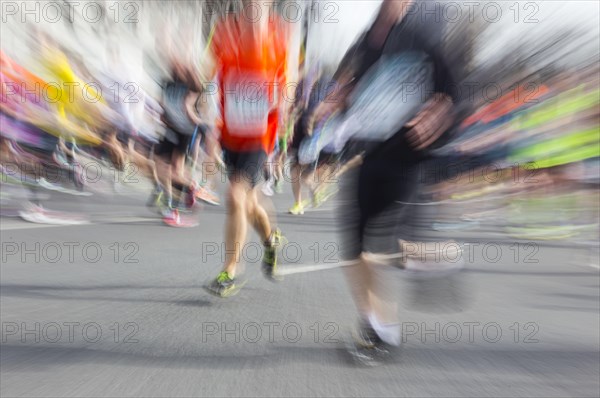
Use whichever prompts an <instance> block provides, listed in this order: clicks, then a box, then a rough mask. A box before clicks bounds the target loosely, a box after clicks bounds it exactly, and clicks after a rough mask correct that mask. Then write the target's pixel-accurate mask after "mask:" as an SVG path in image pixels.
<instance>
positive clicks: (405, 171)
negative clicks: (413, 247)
mask: <svg viewBox="0 0 600 398" xmlns="http://www.w3.org/2000/svg"><path fill="white" fill-rule="evenodd" d="M405 132H406V131H405V130H402V131H400V132H398V133H397V134H396V135H394V136H393V137H392V138H390V139H389V140H388V141H385V142H383V143H378V144H375V145H373V143H367V144H365V145H361V144H360V143H358V145H357V146H358V147H361V146H362V147H364V148H365V149H366V150H367V154H366V155H365V157H364V160H363V163H362V165H361V166H360V167H358V168H355V169H353V170H351V171H349V172H348V173H347V174H346V175H345V176H344V178H343V183H342V185H341V188H342V189H341V193H342V195H343V196H342V197H343V202H342V203H343V204H342V205H341V206H340V207H339V213H338V217H339V219H340V225H341V227H342V231H341V232H342V236H341V244H342V247H341V249H342V251H341V254H342V257H343V258H344V259H348V260H352V259H356V258H358V256H359V255H360V254H361V253H362V252H365V251H369V252H377V253H393V252H396V251H397V250H398V244H397V239H398V237H400V236H402V237H404V238H405V239H406V238H409V237H410V234H411V233H412V230H411V228H410V226H409V220H410V219H411V218H412V213H414V212H415V206H412V205H407V204H405V203H414V202H415V201H416V200H417V193H418V188H419V170H420V163H421V162H420V158H419V156H418V155H417V154H416V153H415V152H413V151H412V150H411V149H410V147H409V145H408V143H407V142H406V141H405V137H404V135H405ZM399 202H404V203H399Z"/></svg>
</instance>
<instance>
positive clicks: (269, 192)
mask: <svg viewBox="0 0 600 398" xmlns="http://www.w3.org/2000/svg"><path fill="white" fill-rule="evenodd" d="M262 193H264V194H265V196H273V194H274V192H273V187H272V183H270V182H269V181H267V182H265V183H264V184H263V186H262Z"/></svg>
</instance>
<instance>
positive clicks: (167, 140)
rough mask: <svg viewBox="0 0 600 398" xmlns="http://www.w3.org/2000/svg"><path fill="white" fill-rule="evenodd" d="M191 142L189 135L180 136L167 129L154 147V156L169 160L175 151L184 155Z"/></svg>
mask: <svg viewBox="0 0 600 398" xmlns="http://www.w3.org/2000/svg"><path fill="white" fill-rule="evenodd" d="M191 142H192V136H191V135H187V134H180V133H178V132H176V131H174V130H170V129H169V130H168V131H167V133H166V134H165V136H164V137H163V138H162V139H161V140H160V142H159V143H158V144H157V145H156V146H155V147H154V154H155V155H157V156H162V157H165V158H166V159H167V160H170V159H171V155H172V154H173V152H174V151H175V150H177V152H179V153H182V154H185V153H186V151H187V150H188V148H189V146H190V143H191Z"/></svg>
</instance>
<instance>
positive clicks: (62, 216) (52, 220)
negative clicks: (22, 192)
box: [19, 204, 89, 225]
mask: <svg viewBox="0 0 600 398" xmlns="http://www.w3.org/2000/svg"><path fill="white" fill-rule="evenodd" d="M19 216H20V217H21V218H22V219H23V220H25V221H29V222H31V223H36V224H52V225H82V224H87V223H88V222H89V221H88V220H87V219H86V218H84V217H82V216H80V215H77V214H69V213H60V212H55V211H48V210H46V209H44V208H43V207H41V206H36V205H34V204H30V205H28V206H26V207H25V209H24V210H21V211H19Z"/></svg>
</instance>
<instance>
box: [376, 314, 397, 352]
mask: <svg viewBox="0 0 600 398" xmlns="http://www.w3.org/2000/svg"><path fill="white" fill-rule="evenodd" d="M369 323H370V324H371V327H372V328H373V329H374V330H375V333H377V336H379V338H380V339H381V340H383V341H384V342H386V343H388V344H390V345H393V346H399V345H400V324H399V323H388V324H382V323H381V322H379V320H378V319H377V317H376V316H375V314H374V313H370V314H369Z"/></svg>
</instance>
